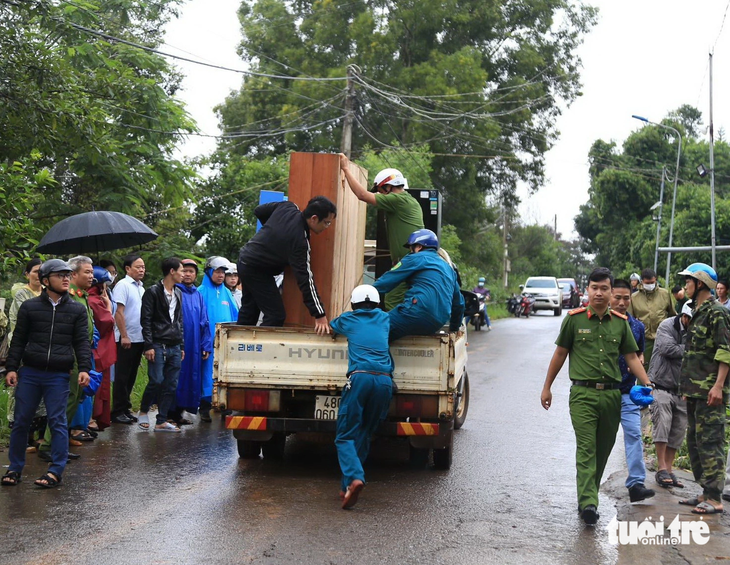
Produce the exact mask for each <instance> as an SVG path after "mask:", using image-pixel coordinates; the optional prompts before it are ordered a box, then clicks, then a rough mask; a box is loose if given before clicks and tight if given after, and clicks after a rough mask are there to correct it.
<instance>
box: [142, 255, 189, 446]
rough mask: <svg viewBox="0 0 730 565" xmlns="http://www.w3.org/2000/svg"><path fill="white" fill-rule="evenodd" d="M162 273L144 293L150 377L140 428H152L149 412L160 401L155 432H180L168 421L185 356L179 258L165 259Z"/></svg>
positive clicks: (144, 395)
mask: <svg viewBox="0 0 730 565" xmlns="http://www.w3.org/2000/svg"><path fill="white" fill-rule="evenodd" d="M162 274H163V275H164V277H165V278H163V279H162V280H161V281H158V282H157V284H155V285H154V286H152V287H150V288H148V289H147V290H146V291H145V293H144V295H143V296H142V314H141V323H142V337H143V338H144V356H145V359H147V374H148V375H149V379H150V380H149V382H148V383H147V388H145V389H144V394H142V402H141V404H140V408H139V427H140V428H142V429H143V430H148V429H149V427H150V420H149V416H148V415H147V412H149V409H150V405H151V404H152V403H153V402H155V400H157V408H158V411H157V421H156V424H155V428H154V429H155V431H156V432H179V431H180V428H178V427H177V426H175V425H173V424H171V423H169V422H168V421H167V412H168V411H169V410H170V408H171V407H172V406H173V405H174V404H175V393H176V391H177V381H178V378H179V377H180V366H181V364H182V360H183V357H184V356H185V352H184V350H183V323H182V292H181V291H180V289H179V288H178V287H177V286H175V285H177V284H178V283H180V282H182V278H183V268H182V263H181V262H180V259H178V258H177V257H169V258H167V259H165V260H164V261H162Z"/></svg>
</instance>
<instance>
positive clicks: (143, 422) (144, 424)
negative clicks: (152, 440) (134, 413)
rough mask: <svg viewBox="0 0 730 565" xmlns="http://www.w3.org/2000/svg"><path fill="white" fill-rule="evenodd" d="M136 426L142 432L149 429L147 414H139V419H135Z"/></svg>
mask: <svg viewBox="0 0 730 565" xmlns="http://www.w3.org/2000/svg"><path fill="white" fill-rule="evenodd" d="M137 425H138V426H139V427H140V428H141V429H143V430H149V429H150V417H149V415H147V414H142V413H141V412H140V414H139V417H138V418H137Z"/></svg>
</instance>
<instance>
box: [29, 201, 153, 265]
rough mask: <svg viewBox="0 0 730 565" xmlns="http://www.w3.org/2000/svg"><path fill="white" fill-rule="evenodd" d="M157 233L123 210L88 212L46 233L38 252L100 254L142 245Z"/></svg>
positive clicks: (62, 221)
mask: <svg viewBox="0 0 730 565" xmlns="http://www.w3.org/2000/svg"><path fill="white" fill-rule="evenodd" d="M156 238H157V234H156V233H155V232H153V231H152V230H151V229H150V228H149V227H147V226H146V225H145V224H143V223H142V222H140V221H139V220H138V219H137V218H133V217H132V216H128V215H127V214H122V213H121V212H84V213H83V214H77V215H76V216H71V217H70V218H66V219H65V220H61V221H60V222H58V223H57V224H56V225H55V226H53V227H52V228H51V229H50V230H48V233H47V234H46V235H44V236H43V239H41V242H40V243H39V244H38V251H39V252H41V253H51V254H54V255H66V254H69V253H100V252H102V251H112V250H113V249H122V248H124V247H133V246H135V245H142V244H144V243H148V242H150V241H152V240H153V239H156Z"/></svg>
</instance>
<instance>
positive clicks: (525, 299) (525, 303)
mask: <svg viewBox="0 0 730 565" xmlns="http://www.w3.org/2000/svg"><path fill="white" fill-rule="evenodd" d="M534 304H535V299H534V298H532V297H531V296H530V295H529V294H527V293H524V292H523V293H522V297H521V298H520V301H519V304H518V305H517V307H516V308H515V317H516V318H519V317H520V316H525V318H529V316H530V314H532V312H533V306H534Z"/></svg>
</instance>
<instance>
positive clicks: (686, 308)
mask: <svg viewBox="0 0 730 565" xmlns="http://www.w3.org/2000/svg"><path fill="white" fill-rule="evenodd" d="M680 313H681V314H684V315H685V316H689V317H690V318H691V317H692V314H694V312H693V310H692V301H691V300H689V301H687V302H685V303H684V305H683V306H682V312H680Z"/></svg>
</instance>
